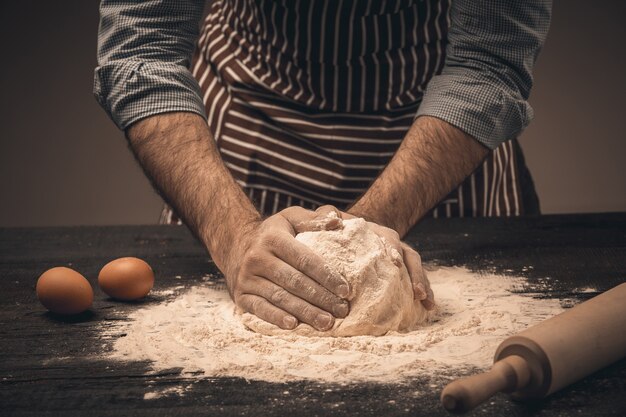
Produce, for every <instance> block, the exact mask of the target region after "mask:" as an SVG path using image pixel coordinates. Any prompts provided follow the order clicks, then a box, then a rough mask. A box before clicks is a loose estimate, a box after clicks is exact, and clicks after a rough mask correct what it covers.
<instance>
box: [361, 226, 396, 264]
mask: <svg viewBox="0 0 626 417" xmlns="http://www.w3.org/2000/svg"><path fill="white" fill-rule="evenodd" d="M368 226H369V227H370V229H372V230H373V231H374V233H376V234H377V235H378V236H380V237H381V238H382V239H383V241H384V242H385V243H386V245H385V246H386V247H387V248H388V249H387V252H388V255H389V257H391V259H393V262H394V264H396V266H398V267H401V266H402V253H403V248H402V241H401V240H400V235H398V232H396V231H395V230H393V229H390V228H388V227H385V226H381V225H379V224H377V223H373V222H368Z"/></svg>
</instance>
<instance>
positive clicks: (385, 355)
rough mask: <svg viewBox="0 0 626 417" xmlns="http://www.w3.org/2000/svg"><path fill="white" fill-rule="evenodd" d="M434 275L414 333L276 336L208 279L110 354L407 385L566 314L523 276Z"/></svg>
mask: <svg viewBox="0 0 626 417" xmlns="http://www.w3.org/2000/svg"><path fill="white" fill-rule="evenodd" d="M428 277H429V279H430V282H431V286H432V288H433V291H434V293H435V300H436V302H437V303H438V309H437V311H436V313H435V316H434V317H433V319H432V321H430V322H428V323H426V324H424V325H423V326H422V327H420V328H419V329H417V330H414V331H412V332H408V333H397V332H390V333H389V334H387V335H384V336H354V337H307V336H301V335H297V334H293V333H291V334H284V335H278V336H267V335H263V334H259V333H255V332H253V331H251V330H249V329H248V328H246V326H245V325H244V324H243V323H242V321H241V320H240V317H239V316H238V315H237V314H236V312H235V307H234V304H233V302H232V301H231V300H230V298H229V295H228V293H227V292H226V291H223V290H216V289H212V288H210V287H207V286H205V285H202V286H197V287H193V288H191V289H189V290H187V291H186V292H182V293H180V294H179V295H177V296H176V297H175V298H174V299H172V300H171V301H165V302H162V303H161V304H158V305H153V306H147V307H145V308H142V309H139V310H137V311H136V312H134V313H133V314H131V315H130V317H129V322H127V323H122V324H120V325H116V326H113V328H108V329H107V330H105V332H109V336H111V337H114V340H115V341H114V343H113V348H112V351H111V352H109V353H108V357H109V358H111V359H116V360H121V361H142V360H148V361H151V363H152V367H153V368H154V369H155V370H157V371H158V370H164V369H171V368H177V367H180V368H182V372H183V374H185V375H186V376H188V377H192V378H193V377H196V378H203V377H217V376H228V377H243V378H246V379H254V380H265V381H273V382H281V381H293V380H301V379H310V380H318V381H321V382H323V381H328V382H355V381H379V382H399V381H402V380H404V379H408V378H411V377H417V376H424V375H436V374H446V373H448V372H450V373H452V372H454V371H458V370H459V369H462V368H468V367H477V368H486V367H488V366H490V364H491V362H492V357H493V354H494V352H495V349H496V347H497V346H498V344H499V343H500V342H501V341H502V340H503V339H504V338H506V337H507V336H510V335H512V334H514V333H517V332H519V331H521V330H523V329H525V328H526V327H528V326H531V325H533V324H536V323H538V322H540V321H542V320H544V319H547V318H549V317H552V316H553V315H555V314H558V313H560V312H562V311H563V309H562V308H561V306H560V302H559V300H554V299H539V298H533V297H532V295H530V294H519V293H516V292H515V291H516V290H521V289H522V287H523V285H524V283H525V280H524V279H523V278H512V277H504V276H498V275H491V274H485V273H480V274H478V273H473V272H470V271H468V270H467V269H463V268H439V269H436V270H433V271H429V272H428ZM119 333H123V334H125V336H124V337H116V336H115V335H118V334H119Z"/></svg>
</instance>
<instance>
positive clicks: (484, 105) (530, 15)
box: [417, 0, 552, 149]
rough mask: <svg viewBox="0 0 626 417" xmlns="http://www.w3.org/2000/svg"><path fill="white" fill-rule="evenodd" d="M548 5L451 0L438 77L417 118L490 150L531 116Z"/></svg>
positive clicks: (537, 0)
mask: <svg viewBox="0 0 626 417" xmlns="http://www.w3.org/2000/svg"><path fill="white" fill-rule="evenodd" d="M551 7H552V2H551V1H550V0H517V1H512V0H508V1H505V0H497V1H487V0H478V1H477V0H454V1H452V6H451V10H450V28H449V35H448V39H449V44H448V46H447V49H446V61H445V65H444V68H443V70H442V72H441V74H439V75H436V76H434V77H433V78H432V79H431V81H430V82H429V84H428V87H427V89H426V92H425V94H424V97H423V100H422V103H421V105H420V107H419V110H418V113H417V116H433V117H437V118H439V119H442V120H444V121H446V122H448V123H450V124H452V125H453V126H456V127H457V128H459V129H461V130H463V131H464V132H465V133H467V134H469V135H471V136H472V137H474V138H476V139H477V140H478V141H479V142H481V143H482V144H484V145H485V146H487V147H489V148H491V149H495V148H496V147H497V146H498V145H499V144H500V143H502V142H504V141H505V140H507V139H512V138H515V137H516V136H518V135H519V134H520V133H521V132H522V130H523V129H524V128H525V127H526V126H527V125H528V123H529V122H530V120H531V119H532V117H533V111H532V108H531V107H530V105H529V104H528V96H529V94H530V90H531V87H532V83H533V78H532V68H533V65H534V63H535V60H536V58H537V55H538V54H539V51H540V49H541V47H542V45H543V43H544V41H545V38H546V36H547V32H548V28H549V25H550V16H551Z"/></svg>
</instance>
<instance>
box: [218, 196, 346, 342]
mask: <svg viewBox="0 0 626 417" xmlns="http://www.w3.org/2000/svg"><path fill="white" fill-rule="evenodd" d="M339 223H340V221H338V218H337V217H334V218H333V217H332V216H330V217H329V216H327V215H326V214H325V210H322V211H320V210H318V211H317V212H312V211H309V210H305V209H303V208H301V207H290V208H287V209H285V210H283V211H281V212H279V213H277V214H275V215H273V216H271V217H269V218H267V219H265V220H262V221H260V220H259V221H256V222H253V223H252V224H249V225H247V227H245V228H244V229H243V230H242V233H241V238H240V239H238V240H237V242H233V244H234V247H232V248H231V250H230V255H229V260H228V263H227V265H226V267H225V269H226V270H225V271H223V272H224V273H225V275H226V282H227V284H228V288H229V290H230V293H231V296H232V298H233V300H234V301H235V304H237V306H238V307H239V308H241V309H242V310H244V311H246V312H249V313H252V314H254V315H256V316H258V317H259V318H261V319H263V320H265V321H267V322H269V323H272V324H275V325H276V326H278V327H281V328H283V329H289V330H290V329H294V328H295V327H296V326H297V325H298V323H299V322H302V323H307V324H309V325H311V326H313V327H314V328H315V329H317V330H320V331H324V330H329V329H330V328H331V327H333V325H334V322H335V318H344V317H346V315H347V314H348V311H349V304H348V302H347V301H346V299H347V298H348V297H349V295H350V286H349V284H348V282H347V281H346V280H345V279H344V278H343V277H342V276H341V275H340V274H339V273H338V272H337V271H334V270H333V269H331V268H330V267H329V266H328V265H327V264H326V262H325V261H324V259H322V257H321V256H319V255H318V254H316V253H315V252H313V251H312V250H311V249H310V248H309V247H308V246H306V245H304V244H303V243H301V242H299V241H298V240H296V239H295V236H296V234H297V233H300V232H303V231H306V230H305V229H306V228H307V227H311V225H313V227H314V228H316V229H317V230H329V229H333V228H336V227H337V226H338V224H339ZM309 230H310V229H309Z"/></svg>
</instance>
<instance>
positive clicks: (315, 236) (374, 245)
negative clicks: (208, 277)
mask: <svg viewBox="0 0 626 417" xmlns="http://www.w3.org/2000/svg"><path fill="white" fill-rule="evenodd" d="M331 214H334V215H335V217H337V215H336V214H335V213H334V212H331ZM370 224H371V223H368V222H366V221H365V220H363V219H360V218H357V219H351V220H344V221H341V222H340V227H338V228H337V229H335V230H323V231H315V232H304V233H300V234H298V235H297V236H296V240H298V241H300V242H302V243H304V244H305V245H306V246H308V247H309V248H311V249H312V250H313V251H314V252H316V253H317V254H318V255H320V256H321V257H322V259H324V261H325V262H326V263H327V265H328V267H329V268H332V269H333V270H335V271H336V272H337V273H339V274H340V275H341V276H343V277H344V278H345V279H346V281H348V283H349V284H350V287H351V293H350V297H349V298H348V299H349V300H350V313H349V314H348V316H347V317H346V318H344V319H337V320H335V324H334V326H333V327H332V328H331V329H330V330H328V331H324V332H321V331H317V330H316V329H314V328H313V327H312V326H309V325H308V324H305V323H302V324H300V325H298V327H296V328H295V329H294V330H283V329H281V328H279V327H278V326H275V325H273V324H270V323H268V322H266V321H263V320H261V319H259V318H257V317H256V316H255V315H253V314H248V313H244V314H243V316H242V319H243V322H244V324H245V325H246V326H247V327H249V328H251V329H252V330H254V331H256V332H259V333H263V334H266V335H284V334H290V333H294V332H295V333H297V334H301V335H304V336H362V335H371V336H381V335H384V334H386V333H388V332H389V331H401V332H406V331H411V330H415V329H417V328H418V327H419V326H420V324H422V323H423V322H424V321H426V320H427V319H428V318H429V316H431V317H432V314H429V312H428V311H426V309H425V308H424V306H423V305H422V303H421V302H420V301H419V300H414V299H413V288H412V284H411V278H410V276H409V273H408V271H407V268H406V267H405V266H404V262H402V255H400V253H399V252H398V251H397V250H396V249H395V248H393V247H392V246H391V245H389V244H388V243H387V241H386V240H385V238H383V237H381V236H379V235H378V234H377V233H376V232H375V231H374V230H372V229H371V228H370Z"/></svg>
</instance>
